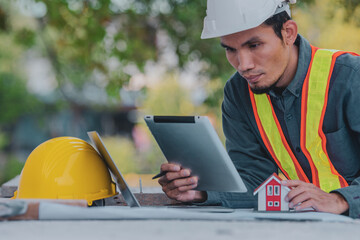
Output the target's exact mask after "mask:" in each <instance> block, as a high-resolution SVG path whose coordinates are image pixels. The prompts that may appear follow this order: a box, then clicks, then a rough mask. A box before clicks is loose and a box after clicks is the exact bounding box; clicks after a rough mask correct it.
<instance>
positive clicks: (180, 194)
mask: <svg viewBox="0 0 360 240" xmlns="http://www.w3.org/2000/svg"><path fill="white" fill-rule="evenodd" d="M161 171H162V172H167V173H166V174H165V175H164V176H162V177H161V178H160V179H159V184H160V185H161V186H162V190H163V191H164V193H165V194H166V195H167V196H168V197H169V198H171V199H175V200H177V201H180V202H204V201H206V199H207V194H206V192H201V191H196V190H193V189H194V188H196V187H197V184H198V178H197V177H192V176H191V171H190V170H189V169H183V168H181V166H179V165H177V164H172V163H164V164H162V165H161Z"/></svg>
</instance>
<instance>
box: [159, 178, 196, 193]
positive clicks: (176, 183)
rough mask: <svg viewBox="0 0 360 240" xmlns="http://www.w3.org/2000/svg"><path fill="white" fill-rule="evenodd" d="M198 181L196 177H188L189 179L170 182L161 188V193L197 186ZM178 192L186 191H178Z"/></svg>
mask: <svg viewBox="0 0 360 240" xmlns="http://www.w3.org/2000/svg"><path fill="white" fill-rule="evenodd" d="M197 182H198V179H197V177H189V178H182V179H176V180H174V181H172V182H169V183H168V184H166V185H164V186H163V191H164V192H165V191H171V190H173V189H177V188H181V187H185V186H190V185H194V184H196V185H197ZM179 191H186V190H182V189H179Z"/></svg>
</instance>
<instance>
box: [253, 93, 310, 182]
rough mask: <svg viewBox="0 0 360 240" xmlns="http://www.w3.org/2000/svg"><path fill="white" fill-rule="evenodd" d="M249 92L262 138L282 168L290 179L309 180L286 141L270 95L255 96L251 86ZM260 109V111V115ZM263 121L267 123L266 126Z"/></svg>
mask: <svg viewBox="0 0 360 240" xmlns="http://www.w3.org/2000/svg"><path fill="white" fill-rule="evenodd" d="M249 94H250V99H251V104H252V107H253V109H254V116H255V120H256V123H257V126H258V129H259V132H260V135H261V138H262V140H263V142H264V144H265V146H266V148H267V149H268V151H269V153H270V155H271V156H272V158H273V159H274V161H275V162H276V164H277V165H278V167H279V168H280V170H281V171H282V172H283V173H284V175H285V176H286V177H287V178H288V179H300V180H302V181H305V182H309V179H308V178H307V177H306V175H305V173H304V171H303V169H302V168H301V166H300V164H299V162H298V161H297V160H296V157H295V155H294V154H293V152H292V151H291V149H290V146H289V145H288V143H287V141H286V138H285V136H284V133H283V132H282V129H281V127H280V123H279V121H278V119H277V117H276V115H275V111H274V109H273V107H272V104H271V101H270V97H269V96H267V95H266V94H257V95H256V96H254V94H253V93H252V91H251V89H250V88H249ZM257 103H259V105H260V106H262V107H261V108H260V109H258V108H257ZM265 105H266V106H265ZM264 106H265V107H264ZM258 111H260V115H259V113H258ZM262 123H263V124H265V125H266V126H265V128H264V126H263V124H262ZM269 138H270V140H269Z"/></svg>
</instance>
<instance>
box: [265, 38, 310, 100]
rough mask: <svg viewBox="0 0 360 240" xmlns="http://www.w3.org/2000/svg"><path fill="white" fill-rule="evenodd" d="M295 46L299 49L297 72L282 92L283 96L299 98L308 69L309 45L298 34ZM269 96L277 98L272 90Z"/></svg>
mask: <svg viewBox="0 0 360 240" xmlns="http://www.w3.org/2000/svg"><path fill="white" fill-rule="evenodd" d="M295 44H296V45H297V46H298V47H299V60H298V65H297V70H296V73H295V76H294V78H293V80H292V81H291V82H290V84H289V86H287V88H286V89H285V90H284V91H283V92H282V95H283V96H285V95H286V94H288V93H291V94H293V95H294V96H296V97H299V96H300V93H301V89H302V85H303V82H304V80H305V78H306V74H307V72H308V67H309V65H310V61H311V46H310V43H309V42H308V41H307V40H306V39H305V38H304V37H302V36H301V35H300V34H298V36H297V39H296V41H295ZM269 95H270V96H273V97H278V95H277V94H276V93H275V92H274V91H273V90H270V91H269Z"/></svg>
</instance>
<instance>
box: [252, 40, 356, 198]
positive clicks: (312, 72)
mask: <svg viewBox="0 0 360 240" xmlns="http://www.w3.org/2000/svg"><path fill="white" fill-rule="evenodd" d="M311 49H312V57H311V62H310V66H309V69H308V72H307V76H306V78H305V80H304V83H303V88H302V98H301V101H302V103H301V127H300V147H301V150H302V152H303V153H304V155H305V157H306V158H307V160H308V162H309V164H310V168H311V176H312V183H313V184H314V185H316V186H317V187H320V188H321V189H322V190H324V191H326V192H330V191H332V190H334V189H338V188H342V187H346V186H348V183H347V182H346V180H345V179H344V178H343V177H342V176H341V175H340V174H339V173H338V172H337V170H336V169H335V167H334V166H333V164H332V162H331V161H330V159H329V156H328V153H327V150H326V137H325V134H324V132H323V130H322V129H323V128H322V126H323V120H324V115H325V110H326V106H327V100H328V92H329V83H330V79H331V75H332V71H333V68H334V64H335V61H336V58H337V57H338V56H340V55H342V54H344V53H347V52H343V51H336V50H327V49H318V48H315V47H313V46H311ZM351 54H353V55H357V54H355V53H351ZM249 93H250V99H251V104H252V108H253V112H254V116H255V120H256V124H257V126H258V129H259V132H260V135H261V138H262V140H263V142H264V144H265V146H266V148H267V150H268V151H269V153H270V155H271V156H272V158H273V159H274V160H275V162H276V164H277V165H278V167H279V168H280V170H281V171H282V172H283V174H284V175H285V176H286V177H287V178H288V179H300V180H302V181H305V182H310V181H309V179H308V178H307V176H306V174H305V173H304V171H303V169H302V168H301V166H300V164H299V162H298V160H297V159H296V157H295V155H294V153H293V152H292V150H291V148H290V146H289V144H288V142H287V141H286V138H285V136H284V133H283V131H282V129H281V126H280V124H279V121H278V119H277V117H276V115H275V111H274V108H273V106H272V104H271V100H270V97H269V95H267V94H253V93H252V91H251V89H250V87H249Z"/></svg>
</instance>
